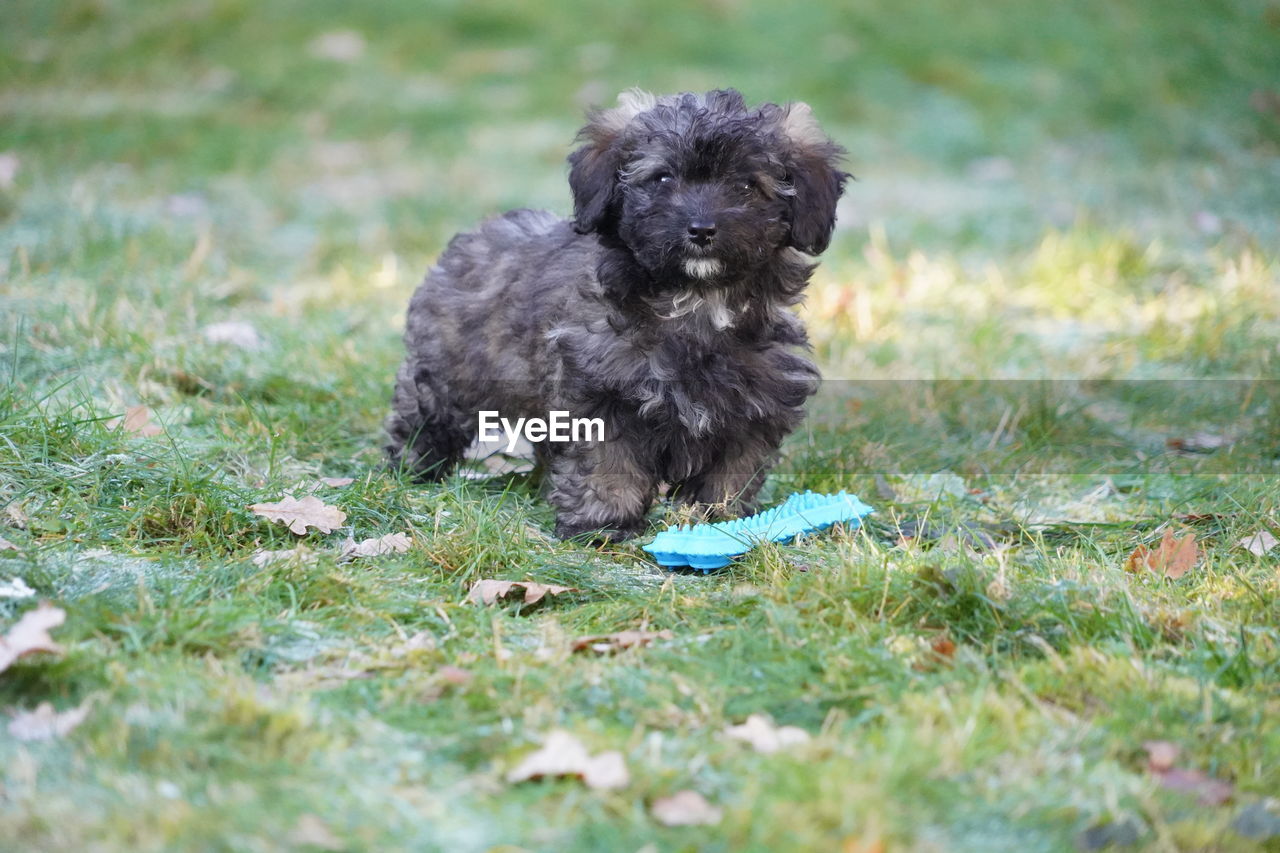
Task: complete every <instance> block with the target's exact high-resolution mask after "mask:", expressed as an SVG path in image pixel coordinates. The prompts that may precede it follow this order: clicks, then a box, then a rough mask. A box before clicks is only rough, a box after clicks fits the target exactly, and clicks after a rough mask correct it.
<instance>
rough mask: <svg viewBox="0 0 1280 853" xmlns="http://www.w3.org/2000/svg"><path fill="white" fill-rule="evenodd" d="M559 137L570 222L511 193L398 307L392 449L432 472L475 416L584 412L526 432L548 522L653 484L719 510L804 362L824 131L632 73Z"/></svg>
mask: <svg viewBox="0 0 1280 853" xmlns="http://www.w3.org/2000/svg"><path fill="white" fill-rule="evenodd" d="M618 103H619V105H618V106H617V107H616V108H614V109H610V110H600V111H594V112H592V113H591V114H590V115H589V117H588V118H589V121H588V123H587V125H586V127H584V128H583V129H582V131H581V132H580V134H579V137H578V138H579V141H581V142H582V147H580V148H579V149H577V150H576V151H574V152H573V153H572V154H571V155H570V156H569V163H570V166H571V169H570V173H569V186H570V189H571V190H572V191H573V204H574V219H573V221H572V222H570V221H566V220H562V219H560V218H558V217H556V216H554V215H552V214H550V213H546V212H540V211H531V210H517V211H513V212H511V213H507V214H505V215H503V216H500V217H498V218H496V219H493V220H490V221H488V222H486V223H485V224H483V225H482V226H481V227H480V228H479V230H477V231H475V232H471V233H466V234H460V235H458V236H457V237H455V238H454V239H453V241H452V242H451V243H450V244H449V247H448V249H447V250H446V251H445V253H444V254H443V255H442V256H441V258H440V261H439V263H438V265H437V266H436V267H435V268H433V269H432V270H431V272H430V273H429V274H428V275H427V278H426V281H425V282H423V284H422V285H421V286H420V287H419V288H418V290H417V292H416V293H415V294H414V296H413V300H412V302H411V303H410V305H409V312H408V322H407V328H406V331H405V337H404V340H405V346H406V347H407V349H408V356H407V358H406V359H405V361H404V364H403V365H402V366H401V368H400V370H399V372H398V374H397V376H396V387H395V395H394V399H393V401H392V407H393V411H392V414H391V415H390V417H389V418H388V419H387V423H386V428H387V433H388V435H389V437H390V441H389V443H388V445H387V451H388V453H389V454H390V457H391V461H392V464H393V465H395V466H398V467H401V468H403V469H406V470H408V471H409V472H412V473H413V474H415V475H416V476H418V477H420V478H422V479H434V478H438V477H441V476H443V475H445V474H447V473H448V472H449V470H450V469H451V468H452V466H453V465H454V464H455V463H456V462H457V461H458V459H459V458H460V457H461V455H462V454H463V452H464V451H465V450H466V448H467V447H468V445H469V444H470V443H471V441H472V439H473V438H474V437H475V436H476V434H477V423H478V414H479V412H481V411H483V410H488V411H496V412H499V413H500V415H501V416H502V417H504V418H508V419H509V420H512V421H514V420H515V419H516V418H517V417H541V418H545V417H547V415H548V413H549V412H553V411H561V412H569V413H571V415H572V416H573V417H575V418H600V419H602V420H603V422H604V424H605V438H604V440H603V441H578V442H567V443H554V442H549V441H546V442H542V443H540V444H538V445H537V449H538V453H539V457H540V459H541V461H542V463H543V464H544V466H545V468H546V471H547V475H548V477H549V481H550V500H551V502H552V503H553V504H554V506H555V508H556V511H557V521H556V535H557V536H560V537H570V536H574V535H577V534H580V533H586V532H592V533H595V534H596V535H597V536H602V537H606V538H613V539H623V538H626V537H629V536H633V535H635V534H636V533H638V532H640V530H641V529H642V526H643V524H644V515H645V512H646V511H647V510H648V508H649V506H650V504H651V503H652V501H653V499H654V497H655V495H656V493H657V490H658V487H659V484H661V483H664V482H665V483H669V484H671V485H672V487H673V489H674V494H676V495H677V496H678V497H679V499H681V500H685V501H693V502H697V503H699V504H707V505H712V506H713V507H715V508H718V509H727V510H728V511H730V512H735V513H747V512H751V511H753V499H754V497H755V495H756V492H757V491H758V489H759V488H760V485H761V483H762V482H763V480H764V477H765V474H766V472H767V471H768V469H769V467H770V466H771V464H772V462H773V459H774V456H775V455H776V451H777V449H778V446H779V445H780V444H781V442H782V440H783V438H784V437H786V435H787V434H788V433H790V432H791V430H792V429H794V428H795V426H796V425H797V424H798V423H799V421H800V420H801V418H802V417H803V405H804V402H805V399H806V398H807V397H808V396H809V395H810V394H812V393H813V392H814V390H815V389H816V387H817V381H818V372H817V370H816V368H815V367H814V366H813V364H812V363H810V362H809V361H808V360H807V359H805V358H804V357H802V356H801V355H799V354H797V353H796V351H795V350H796V349H804V348H806V347H807V339H806V336H805V332H804V328H803V326H802V325H801V324H800V322H799V320H798V319H796V317H795V315H794V314H793V313H792V312H791V311H790V310H789V309H790V306H793V305H795V304H796V303H797V302H798V301H799V299H800V293H801V291H802V290H803V288H804V287H805V285H806V284H807V282H808V280H809V276H810V274H811V273H812V271H813V264H812V256H814V255H817V254H819V253H820V252H822V251H823V250H824V249H825V248H826V247H827V243H828V242H829V240H830V238H831V232H832V229H833V228H834V226H835V217H836V201H837V199H838V198H839V196H840V193H841V192H842V190H843V188H844V182H845V180H846V179H847V178H848V175H847V174H846V173H844V172H842V171H841V170H840V169H839V168H838V167H837V164H838V161H839V160H840V158H841V156H842V155H843V153H844V152H843V149H841V148H840V147H839V146H838V145H836V144H835V143H833V142H832V141H831V140H830V139H828V138H827V136H826V135H825V134H824V133H823V132H822V131H821V129H820V128H819V127H818V125H817V122H816V121H815V120H814V119H813V116H812V113H811V112H810V110H809V107H808V106H807V105H805V104H801V103H796V104H788V105H784V106H779V105H776V104H764V105H763V106H760V107H757V108H754V109H752V108H749V107H748V106H747V105H746V103H745V102H744V100H743V98H742V96H741V95H740V94H739V93H738V92H736V91H733V90H731V89H729V90H718V91H713V92H708V93H707V94H705V95H698V94H681V95H671V96H665V97H654V96H652V95H649V94H646V93H643V92H639V91H632V92H628V93H625V94H623V95H622V96H620V97H619V98H618Z"/></svg>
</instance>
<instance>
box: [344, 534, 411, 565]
mask: <svg viewBox="0 0 1280 853" xmlns="http://www.w3.org/2000/svg"><path fill="white" fill-rule="evenodd" d="M412 544H413V541H412V540H411V539H410V538H409V537H408V536H407V535H405V534H404V533H388V534H387V535H386V536H379V537H377V538H375V539H366V540H364V541H363V542H359V543H357V542H356V540H354V539H347V541H345V542H343V543H342V552H341V553H340V554H339V555H338V559H340V560H350V559H354V558H355V557H380V556H382V555H383V554H403V553H404V552H405V551H408V550H409V547H410V546H411V545H412Z"/></svg>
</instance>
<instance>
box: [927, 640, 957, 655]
mask: <svg viewBox="0 0 1280 853" xmlns="http://www.w3.org/2000/svg"><path fill="white" fill-rule="evenodd" d="M929 648H931V649H933V653H934V654H935V655H937V656H938V657H940V658H951V657H953V656H954V655H955V653H956V644H955V643H954V642H952V641H951V639H950V638H948V637H938V638H937V639H936V640H934V641H933V642H932V643H930V644H929Z"/></svg>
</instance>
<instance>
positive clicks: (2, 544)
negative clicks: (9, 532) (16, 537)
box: [0, 536, 18, 551]
mask: <svg viewBox="0 0 1280 853" xmlns="http://www.w3.org/2000/svg"><path fill="white" fill-rule="evenodd" d="M16 550H18V546H17V545H14V544H13V543H12V542H10V541H9V540H8V539H5V538H4V537H3V536H0V551H16Z"/></svg>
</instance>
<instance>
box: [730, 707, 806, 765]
mask: <svg viewBox="0 0 1280 853" xmlns="http://www.w3.org/2000/svg"><path fill="white" fill-rule="evenodd" d="M724 733H725V736H726V737H729V738H732V739H733V740H740V741H743V742H745V743H749V744H751V748H752V749H754V750H755V751H756V752H760V753H764V754H765V755H771V754H772V753H775V752H779V751H782V750H785V749H788V748H789V747H795V746H801V745H803V744H806V743H808V742H809V739H810V738H809V733H808V732H806V731H805V730H804V729H801V728H798V727H796V726H775V725H774V724H773V720H771V719H769V718H768V717H766V716H765V715H764V714H752V715H751V716H749V717H747V721H746V722H745V723H743V724H742V725H740V726H729V728H727V729H725V730H724Z"/></svg>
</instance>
